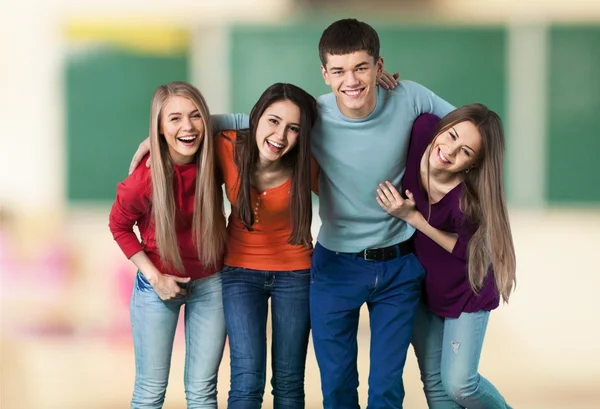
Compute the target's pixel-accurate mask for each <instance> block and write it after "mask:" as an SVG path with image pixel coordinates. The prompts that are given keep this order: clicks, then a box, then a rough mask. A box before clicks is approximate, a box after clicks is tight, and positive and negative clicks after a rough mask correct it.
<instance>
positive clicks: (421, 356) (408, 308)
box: [109, 19, 515, 409]
mask: <svg viewBox="0 0 600 409" xmlns="http://www.w3.org/2000/svg"><path fill="white" fill-rule="evenodd" d="M319 56H320V59H321V64H322V66H321V72H322V75H323V78H324V80H325V82H326V84H327V85H328V86H330V87H331V89H332V92H331V93H330V94H326V95H323V96H321V97H319V98H318V99H317V100H315V99H314V98H313V97H312V96H310V95H309V94H308V93H306V92H305V91H304V90H302V89H301V88H298V87H297V86H294V85H291V84H283V83H277V84H274V85H272V86H270V87H269V88H268V89H267V90H266V91H265V92H264V93H263V94H262V95H261V97H260V98H259V100H258V101H257V103H256V104H255V105H254V107H253V108H252V110H251V112H250V115H249V117H248V116H245V115H216V116H211V115H210V112H209V109H208V106H207V104H206V102H205V100H204V98H203V97H202V95H201V93H200V92H199V91H198V90H197V89H196V88H195V87H193V86H192V85H190V84H188V83H185V82H174V83H170V84H167V85H163V86H160V87H159V88H158V89H157V90H156V92H155V94H154V96H153V99H152V105H151V112H150V115H151V121H150V136H149V138H148V139H147V140H146V141H144V142H143V143H142V144H141V145H140V148H139V149H138V152H136V155H135V156H134V159H133V162H132V167H131V169H130V175H129V176H128V177H127V178H126V179H125V180H124V181H123V182H121V183H119V185H118V186H117V195H116V200H115V203H114V205H113V207H112V209H111V213H110V217H109V227H110V229H111V231H112V233H113V237H114V239H115V240H116V242H117V243H118V245H119V246H120V247H121V249H122V250H123V252H124V253H125V255H126V256H127V257H128V258H130V259H131V261H132V262H133V263H134V264H135V265H136V266H137V268H138V273H137V276H136V279H135V285H134V289H133V294H132V298H131V324H132V330H133V339H134V350H135V362H136V378H135V386H134V391H133V398H132V402H131V407H132V408H161V407H162V405H163V402H164V398H165V393H166V389H167V381H168V375H169V368H170V360H171V353H172V347H173V339H174V334H175V328H176V325H177V320H178V317H179V311H180V308H181V306H183V305H185V315H184V316H185V334H186V335H185V339H186V362H185V375H184V385H185V393H186V399H187V404H188V408H216V407H217V372H218V367H219V364H220V362H221V358H222V354H223V350H224V345H225V339H226V337H227V338H228V340H229V349H230V356H231V358H230V359H231V381H230V390H229V397H228V408H230V409H241V408H243V409H246V408H248V409H250V408H260V407H261V405H262V401H263V395H264V390H265V383H266V361H267V342H266V341H267V340H266V338H267V330H266V327H267V313H268V301H269V299H270V300H271V319H272V322H271V325H272V351H271V358H272V378H271V385H272V393H273V406H274V408H276V409H283V408H286V409H287V408H290V409H291V408H304V407H305V391H304V375H305V374H304V372H305V362H306V355H307V348H308V342H309V336H310V333H311V330H312V340H313V345H314V350H315V355H316V358H317V363H318V365H319V370H320V374H321V386H322V388H321V389H322V394H323V406H324V408H328V409H329V408H334V409H345V408H348V409H350V408H351V409H356V408H358V407H359V403H358V402H359V400H358V391H357V388H358V371H357V362H356V361H357V352H358V346H357V331H358V325H359V312H360V309H361V307H362V306H363V305H364V304H365V303H366V304H367V306H368V310H369V321H370V328H371V345H370V372H369V396H368V407H369V408H370V409H383V408H402V402H403V399H404V387H403V383H402V372H403V368H404V364H405V360H406V355H407V350H408V347H409V345H410V343H411V342H412V344H413V346H414V350H415V353H416V355H417V359H418V363H419V368H420V371H421V379H422V381H423V385H424V391H425V395H426V398H427V402H428V405H429V407H430V408H432V409H442V408H444V409H445V408H486V409H496V408H510V406H508V404H507V403H506V401H505V400H504V398H503V397H502V395H501V394H500V393H499V392H498V391H497V390H496V389H495V387H494V386H493V385H492V384H491V383H490V382H489V381H487V380H486V379H485V378H483V377H482V376H480V375H479V373H478V363H479V358H480V355H481V349H482V346H483V339H484V334H485V330H486V326H487V322H488V318H489V314H490V311H491V310H493V309H495V308H496V307H497V306H498V305H499V302H500V299H503V300H504V301H508V299H509V296H510V294H511V292H512V290H513V287H514V284H515V254H514V247H513V242H512V237H511V230H510V224H509V220H508V215H507V210H506V203H505V198H504V188H503V184H504V181H503V173H502V167H503V156H504V134H503V129H502V124H501V121H500V118H499V117H498V115H496V114H495V113H494V112H493V111H491V110H489V109H488V108H487V107H485V106H484V105H481V104H471V105H466V106H463V107H459V108H457V109H455V108H454V107H453V106H451V105H450V104H448V103H447V102H446V101H444V100H442V99H441V98H439V97H438V96H436V95H435V94H433V93H432V92H431V91H429V90H428V89H426V88H425V87H423V86H421V85H419V84H416V83H414V82H411V81H399V82H397V81H396V79H395V78H394V77H393V76H391V75H389V73H387V72H385V71H384V68H383V59H382V58H381V57H380V55H379V38H378V35H377V32H376V31H375V30H374V29H373V28H372V27H371V26H369V25H368V24H366V23H364V22H360V21H357V20H355V19H344V20H339V21H336V22H334V23H333V24H331V25H330V26H329V27H328V28H327V29H326V30H325V31H324V32H323V34H322V36H321V40H320V42H319ZM378 84H379V86H378ZM148 153H149V158H147V156H148ZM223 184H224V186H225V191H226V195H227V198H228V200H229V202H230V203H231V206H232V211H231V214H230V216H229V220H228V222H227V223H226V220H225V216H224V211H223V195H222V190H221V187H222V185H223ZM312 192H314V193H316V194H317V195H318V196H319V214H320V218H321V222H322V225H321V227H320V231H319V235H318V237H317V241H316V244H315V246H314V248H313V244H312V243H313V238H312V237H311V221H312V201H311V194H312ZM136 224H137V226H138V229H139V233H140V237H141V242H140V240H139V239H138V237H137V236H136V234H135V232H134V230H133V227H134V226H135V225H136Z"/></svg>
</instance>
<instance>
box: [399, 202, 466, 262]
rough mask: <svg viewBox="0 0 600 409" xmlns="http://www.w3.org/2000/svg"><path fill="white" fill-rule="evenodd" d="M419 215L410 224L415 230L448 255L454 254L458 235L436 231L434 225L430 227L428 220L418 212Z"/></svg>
mask: <svg viewBox="0 0 600 409" xmlns="http://www.w3.org/2000/svg"><path fill="white" fill-rule="evenodd" d="M417 213H418V215H415V217H414V218H413V219H412V220H411V222H412V223H411V222H408V223H409V224H410V225H411V226H413V227H414V228H415V229H417V230H419V231H420V232H421V233H423V234H424V235H426V236H427V237H429V238H430V239H431V240H433V241H434V242H436V243H437V244H438V245H439V246H440V247H442V248H443V249H444V250H446V251H447V252H448V253H452V251H453V250H454V246H456V242H457V241H458V234H455V233H448V232H445V231H443V230H439V229H436V228H435V227H433V226H432V225H430V224H429V223H428V222H427V220H425V218H424V217H423V215H422V214H421V213H419V212H417Z"/></svg>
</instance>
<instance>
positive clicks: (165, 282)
mask: <svg viewBox="0 0 600 409" xmlns="http://www.w3.org/2000/svg"><path fill="white" fill-rule="evenodd" d="M189 282H190V278H189V277H178V276H173V275H170V274H158V275H157V276H156V278H155V279H153V280H152V281H150V284H151V285H152V288H154V291H156V294H158V296H159V297H160V299H161V300H163V301H167V300H172V299H174V298H180V297H185V295H186V294H187V290H186V289H185V288H181V287H180V286H179V284H177V283H189Z"/></svg>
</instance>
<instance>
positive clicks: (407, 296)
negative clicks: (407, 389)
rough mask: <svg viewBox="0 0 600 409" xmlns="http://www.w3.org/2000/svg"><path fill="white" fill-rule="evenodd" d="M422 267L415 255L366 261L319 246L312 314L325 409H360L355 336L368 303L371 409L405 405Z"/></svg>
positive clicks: (313, 270)
mask: <svg viewBox="0 0 600 409" xmlns="http://www.w3.org/2000/svg"><path fill="white" fill-rule="evenodd" d="M423 276H424V270H423V267H422V266H421V264H420V263H419V261H418V260H417V258H416V256H415V255H414V254H412V253H409V254H407V255H404V256H400V257H397V258H394V259H391V260H387V261H366V260H364V259H362V258H360V257H359V256H358V255H356V254H347V253H337V252H334V251H330V250H327V249H326V248H324V247H323V246H321V245H320V244H318V243H317V245H316V246H315V251H314V253H313V259H312V267H311V287H310V314H311V323H312V333H313V344H314V348H315V354H316V357H317V362H318V364H319V370H320V372H321V388H322V391H323V406H324V408H325V409H357V408H359V404H358V391H357V388H358V369H357V366H356V358H357V352H358V345H357V340H356V336H357V331H358V323H359V313H360V308H361V306H362V305H363V304H364V303H367V306H368V308H369V317H370V326H371V347H370V365H371V367H370V371H369V397H368V409H384V408H385V409H392V408H400V409H401V408H402V401H403V400H404V385H403V383H402V371H403V369H404V363H405V361H406V352H407V349H408V345H409V344H410V340H411V335H412V327H413V319H414V315H415V310H416V308H417V306H418V303H419V299H420V294H421V283H422V281H423Z"/></svg>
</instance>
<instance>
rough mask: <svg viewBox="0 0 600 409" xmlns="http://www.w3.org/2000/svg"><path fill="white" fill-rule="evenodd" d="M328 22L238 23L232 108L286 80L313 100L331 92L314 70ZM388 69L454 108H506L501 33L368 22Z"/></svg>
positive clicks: (250, 101)
mask: <svg viewBox="0 0 600 409" xmlns="http://www.w3.org/2000/svg"><path fill="white" fill-rule="evenodd" d="M327 24H328V23H323V24H316V23H311V24H304V25H300V24H298V25H295V26H289V25H286V26H246V25H243V26H242V25H240V26H235V27H233V28H232V30H231V44H232V46H231V55H230V57H231V73H232V77H231V78H232V86H231V90H232V95H231V97H232V101H233V110H234V111H236V112H239V111H243V112H248V110H249V109H250V108H251V107H252V105H253V104H254V103H255V102H256V100H257V99H258V97H259V96H260V94H261V93H262V92H263V91H264V90H265V89H266V88H267V87H268V86H269V85H271V84H272V83H274V82H278V81H284V82H291V83H294V84H296V85H298V86H301V87H303V88H304V89H306V90H307V91H308V92H310V93H312V94H313V95H315V96H318V95H320V94H323V93H326V92H329V91H330V90H329V89H328V88H327V87H326V86H325V84H324V82H323V79H322V77H321V73H320V70H319V67H320V61H319V57H318V43H319V38H320V36H321V33H322V31H323V29H324V28H325V27H326V26H327ZM373 26H374V27H375V29H377V31H378V33H379V35H380V39H381V44H382V48H381V54H382V56H383V58H384V62H385V67H386V68H387V69H388V70H390V71H393V72H394V71H400V72H401V75H402V77H403V78H406V79H411V80H414V81H417V82H419V83H421V84H423V85H425V86H427V87H428V88H430V89H432V90H433V91H435V92H436V93H437V94H438V95H440V96H442V97H443V98H445V99H447V100H448V101H450V102H451V103H453V104H454V105H462V104H466V103H471V102H482V103H485V104H487V105H488V106H490V108H492V109H494V110H496V111H497V112H498V113H499V114H500V115H501V116H504V115H503V114H504V111H505V91H504V90H505V86H506V78H505V30H504V29H503V28H493V27H492V28H487V27H486V28H479V27H478V28H455V27H444V28H439V27H436V28H434V27H422V26H420V27H411V26H406V25H405V24H402V25H400V24H398V25H396V26H390V25H389V24H380V25H377V24H373Z"/></svg>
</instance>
